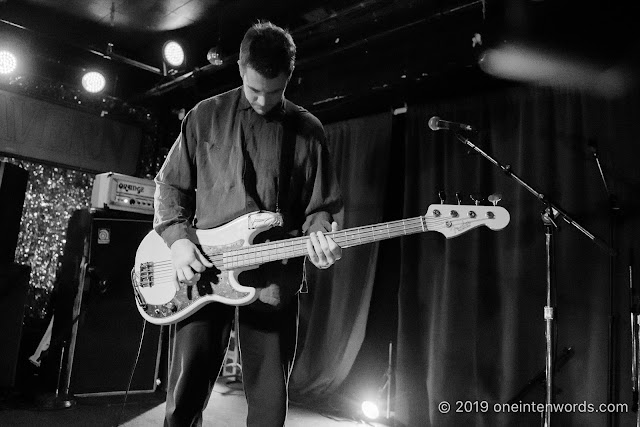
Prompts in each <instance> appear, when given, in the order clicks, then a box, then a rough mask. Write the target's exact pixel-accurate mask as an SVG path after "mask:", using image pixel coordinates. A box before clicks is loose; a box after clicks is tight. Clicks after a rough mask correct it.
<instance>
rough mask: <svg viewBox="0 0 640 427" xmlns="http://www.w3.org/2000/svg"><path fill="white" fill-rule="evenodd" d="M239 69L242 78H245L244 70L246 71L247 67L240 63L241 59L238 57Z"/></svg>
mask: <svg viewBox="0 0 640 427" xmlns="http://www.w3.org/2000/svg"><path fill="white" fill-rule="evenodd" d="M238 71H239V72H240V78H241V79H243V78H244V72H245V71H246V68H245V67H243V66H242V65H241V64H240V60H239V59H238Z"/></svg>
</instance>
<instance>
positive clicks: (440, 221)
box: [143, 217, 487, 282]
mask: <svg viewBox="0 0 640 427" xmlns="http://www.w3.org/2000/svg"><path fill="white" fill-rule="evenodd" d="M486 219H487V218H477V217H476V218H427V219H426V224H427V226H428V227H427V229H428V230H425V231H437V228H442V227H443V225H444V227H446V224H447V223H448V222H459V221H462V220H464V221H465V223H467V224H468V223H473V222H479V221H484V220H486ZM415 222H418V223H419V224H415ZM446 228H451V227H446ZM422 230H423V227H422V217H418V218H410V219H405V220H399V221H392V222H389V223H386V224H377V225H371V226H363V227H356V228H351V229H347V230H341V231H337V232H332V233H326V234H327V235H329V236H332V237H333V238H334V239H336V241H340V242H342V245H343V247H349V246H348V245H349V243H350V242H349V241H350V240H352V241H353V242H354V243H356V244H360V243H372V242H375V241H379V240H385V239H386V238H389V237H390V234H391V233H393V234H394V236H393V237H398V236H401V235H404V234H414V233H416V232H420V231H422ZM396 233H400V234H396ZM362 234H364V236H362ZM376 234H378V235H381V236H382V238H378V239H377V238H376ZM350 236H351V237H350ZM354 236H358V237H354ZM308 239H309V237H307V236H304V237H298V238H294V239H287V240H279V241H276V242H268V243H262V244H258V245H252V246H249V247H243V248H239V249H234V250H231V251H228V252H223V253H218V254H214V256H213V257H212V258H211V260H212V262H213V263H214V264H215V265H216V266H217V267H218V268H220V267H223V268H224V267H225V266H226V265H227V264H230V265H229V266H228V267H227V269H231V268H233V267H236V268H237V267H239V266H243V265H245V264H246V265H255V264H256V262H255V261H256V260H258V259H260V260H262V262H266V261H264V258H267V260H269V259H270V258H271V257H272V256H270V255H265V254H263V252H273V251H274V250H275V251H276V252H277V253H278V255H276V258H275V259H274V260H277V259H281V258H280V256H284V258H292V257H293V256H292V255H296V254H298V256H301V255H303V254H304V252H306V242H307V240H308ZM229 258H231V259H229ZM247 258H248V259H247ZM225 259H226V260H227V261H226V262H225ZM247 262H249V264H247ZM153 265H154V272H153V280H154V281H156V282H157V281H158V280H163V279H165V278H170V279H171V281H173V280H175V270H174V269H173V265H172V262H171V261H170V260H164V261H158V262H155V263H153ZM156 267H157V268H156ZM143 280H144V278H143Z"/></svg>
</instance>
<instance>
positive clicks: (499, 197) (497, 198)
mask: <svg viewBox="0 0 640 427" xmlns="http://www.w3.org/2000/svg"><path fill="white" fill-rule="evenodd" d="M487 200H489V201H490V202H491V203H493V206H498V202H499V201H500V200H502V194H500V193H494V194H492V195H490V196H489V197H487Z"/></svg>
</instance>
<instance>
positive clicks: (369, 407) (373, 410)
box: [362, 400, 380, 420]
mask: <svg viewBox="0 0 640 427" xmlns="http://www.w3.org/2000/svg"><path fill="white" fill-rule="evenodd" d="M362 413H363V414H364V416H365V417H367V418H369V419H370V420H375V419H378V417H379V416H380V410H379V409H378V404H377V403H376V402H373V401H371V400H365V401H364V402H362Z"/></svg>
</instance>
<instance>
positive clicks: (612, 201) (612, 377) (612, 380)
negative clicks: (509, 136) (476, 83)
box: [589, 141, 620, 426]
mask: <svg viewBox="0 0 640 427" xmlns="http://www.w3.org/2000/svg"><path fill="white" fill-rule="evenodd" d="M589 149H590V150H591V153H592V154H593V158H594V159H595V161H596V165H597V166H598V172H600V178H601V179H602V184H603V186H604V191H605V193H607V198H608V199H609V242H610V243H611V246H612V247H614V248H615V244H616V241H615V235H616V233H615V231H616V223H617V217H618V215H617V214H618V213H619V212H620V208H619V207H618V206H617V205H616V196H615V195H614V194H613V193H611V191H609V186H608V185H607V179H606V178H605V176H604V171H603V170H602V165H601V164H600V158H599V157H598V148H597V146H596V144H595V142H593V141H592V142H590V143H589ZM616 323H617V318H616V315H615V256H614V255H613V254H610V255H609V330H608V334H609V337H608V338H609V339H608V344H609V348H608V350H609V353H608V356H607V362H608V363H607V368H608V371H607V383H608V385H609V388H608V391H607V403H616V402H614V400H615V401H617V400H618V399H617V395H616V394H617V393H616V384H617V374H616V366H615V360H616V350H615V348H616V343H617V334H616ZM616 415H617V414H616V413H615V412H613V411H611V412H609V414H608V420H607V421H608V424H607V425H609V426H612V425H614V424H615V421H616V419H615V418H616Z"/></svg>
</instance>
